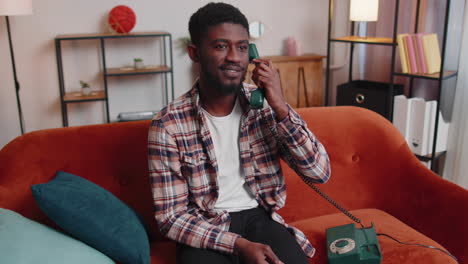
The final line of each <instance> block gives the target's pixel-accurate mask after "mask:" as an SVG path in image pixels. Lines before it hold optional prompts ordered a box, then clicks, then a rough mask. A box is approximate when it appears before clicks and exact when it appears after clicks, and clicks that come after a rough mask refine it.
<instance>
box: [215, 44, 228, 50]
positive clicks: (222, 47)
mask: <svg viewBox="0 0 468 264" xmlns="http://www.w3.org/2000/svg"><path fill="white" fill-rule="evenodd" d="M226 47H227V45H225V44H217V45H216V46H215V49H225V48H226Z"/></svg>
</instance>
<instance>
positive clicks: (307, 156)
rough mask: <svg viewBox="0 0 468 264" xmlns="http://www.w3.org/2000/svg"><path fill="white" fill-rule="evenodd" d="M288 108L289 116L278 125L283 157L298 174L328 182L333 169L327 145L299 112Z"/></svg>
mask: <svg viewBox="0 0 468 264" xmlns="http://www.w3.org/2000/svg"><path fill="white" fill-rule="evenodd" d="M288 108H289V114H288V116H287V117H285V118H284V119H283V120H281V121H280V122H278V123H277V125H276V133H277V136H278V139H279V144H280V153H281V154H282V158H283V159H284V160H285V161H286V163H288V165H289V166H290V167H291V168H292V169H294V170H295V171H296V173H297V174H299V175H301V176H305V177H308V178H309V179H311V180H312V181H314V182H317V183H325V182H327V181H328V179H329V178H330V173H331V170H330V160H329V157H328V154H327V152H326V150H325V147H324V146H323V145H322V144H321V143H320V141H319V140H318V139H317V138H316V137H315V135H314V134H313V133H312V132H311V131H310V130H309V129H308V128H307V124H306V123H305V121H304V120H302V119H301V117H300V116H299V114H298V113H296V112H295V111H294V110H293V109H292V108H291V107H290V106H289V105H288ZM273 119H274V118H273Z"/></svg>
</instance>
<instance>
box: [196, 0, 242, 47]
mask: <svg viewBox="0 0 468 264" xmlns="http://www.w3.org/2000/svg"><path fill="white" fill-rule="evenodd" d="M223 23H231V24H239V25H241V26H242V27H243V28H245V30H246V31H247V32H249V22H248V21H247V18H246V17H245V16H244V14H242V13H241V11H240V10H239V9H237V8H236V7H234V6H232V5H229V4H226V3H209V4H207V5H205V6H204V7H202V8H200V9H198V10H197V12H195V13H194V14H193V15H192V16H191V17H190V21H189V33H190V39H191V41H192V43H193V44H194V45H197V46H198V45H199V44H200V40H201V39H202V38H203V37H204V35H205V34H206V32H207V31H208V28H209V27H211V26H217V25H220V24H223Z"/></svg>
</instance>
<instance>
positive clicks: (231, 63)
mask: <svg viewBox="0 0 468 264" xmlns="http://www.w3.org/2000/svg"><path fill="white" fill-rule="evenodd" d="M189 31H190V37H191V39H192V44H191V45H189V47H188V52H189V55H190V58H191V59H192V60H193V61H194V62H197V63H200V83H201V84H202V85H204V86H208V88H210V89H211V90H212V91H218V92H220V93H221V94H232V93H234V92H236V91H238V90H239V89H240V87H242V82H243V80H244V78H245V73H246V71H247V66H248V40H249V25H248V21H247V19H246V18H245V16H244V15H243V14H242V13H241V12H240V11H239V9H237V8H235V7H233V6H232V5H229V4H225V3H209V4H207V5H206V6H204V7H202V8H200V9H199V10H198V11H197V12H195V13H194V14H193V15H192V17H191V18H190V22H189Z"/></svg>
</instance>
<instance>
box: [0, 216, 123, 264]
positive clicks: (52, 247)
mask: <svg viewBox="0 0 468 264" xmlns="http://www.w3.org/2000/svg"><path fill="white" fill-rule="evenodd" d="M0 260H1V263H11V264H13V263H14V264H36V263H47V264H63V263H67V264H83V263H94V264H111V263H114V261H112V260H111V259H110V258H109V257H107V256H106V255H104V254H102V253H101V252H99V251H97V250H96V249H94V248H92V247H90V246H88V245H86V244H85V243H83V242H81V241H79V240H76V239H74V238H71V237H69V236H67V235H64V234H62V233H60V232H57V231H56V230H54V229H52V228H50V227H47V226H45V225H42V224H39V223H37V222H34V221H32V220H29V219H27V218H25V217H23V216H22V215H20V214H18V213H16V212H13V211H11V210H7V209H3V208H0Z"/></svg>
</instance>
